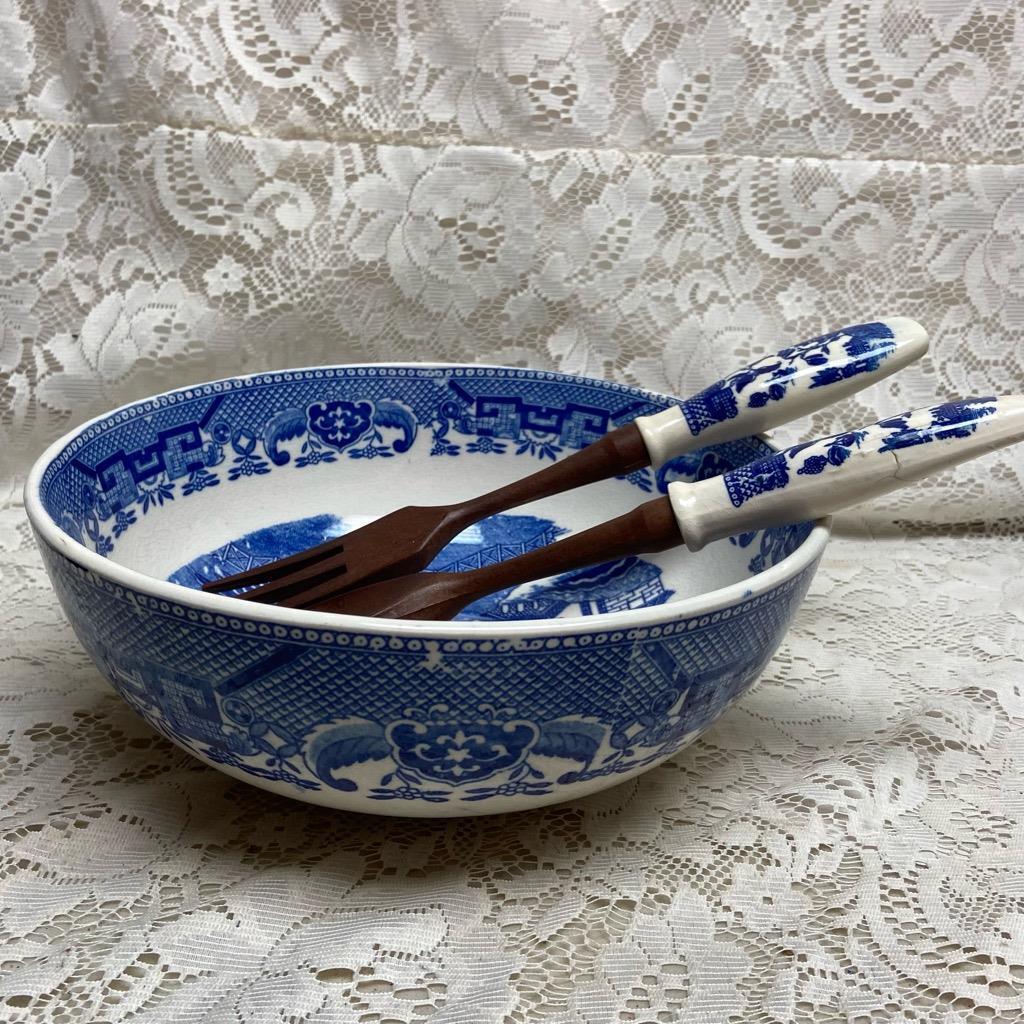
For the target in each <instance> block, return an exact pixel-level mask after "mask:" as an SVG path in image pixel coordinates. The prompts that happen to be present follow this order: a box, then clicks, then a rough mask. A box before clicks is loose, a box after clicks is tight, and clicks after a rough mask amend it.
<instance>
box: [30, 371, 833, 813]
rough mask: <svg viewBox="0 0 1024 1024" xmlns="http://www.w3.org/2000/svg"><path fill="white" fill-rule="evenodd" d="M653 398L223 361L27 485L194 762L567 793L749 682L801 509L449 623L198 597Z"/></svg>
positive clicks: (432, 790)
mask: <svg viewBox="0 0 1024 1024" xmlns="http://www.w3.org/2000/svg"><path fill="white" fill-rule="evenodd" d="M678 404H679V403H677V402H675V401H674V400H672V399H669V398H666V397H663V396H658V395H653V394H650V393H648V392H644V391H640V390H637V389H634V388H628V387H624V386H620V385H615V384H610V383H608V382H605V381H597V380H589V379H586V378H580V377H571V376H565V375H561V374H555V373H545V372H539V371H528V370H517V369H505V368H494V367H475V366H469V367H444V366H364V367H360V366H348V367H327V368H312V369H307V370H295V371H290V372H282V373H272V374H261V375H254V376H248V377H239V378H232V379H229V380H226V381H218V382H214V383H211V384H204V385H200V386H196V387H193V388H186V389H182V390H179V391H174V392H169V393H167V394H164V395H160V396H157V397H155V398H152V399H147V400H144V401H140V402H137V403H134V404H132V405H129V406H126V407H123V408H122V409H119V410H115V411H114V412H112V413H110V414H108V415H105V416H103V417H100V418H99V419H96V420H93V421H92V422H91V423H88V424H86V425H85V426H83V427H81V428H79V429H77V430H75V431H73V432H71V433H70V434H68V435H67V436H66V437H64V438H62V439H61V440H60V441H58V442H57V443H56V444H54V445H53V446H52V447H51V448H50V449H49V450H48V451H47V452H46V453H45V454H44V455H43V456H42V458H41V459H40V460H39V461H38V463H37V464H36V466H35V467H34V468H33V471H32V473H31V476H30V479H29V481H28V485H27V489H26V502H27V508H28V512H29V517H30V519H31V522H32V525H33V528H34V529H35V531H36V535H37V538H38V540H39V543H40V547H41V549H42V552H43V556H44V559H45V562H46V565H47V569H48V571H49V573H50V575H51V578H52V580H53V583H54V586H55V589H56V591H57V593H58V595H59V597H60V600H61V603H62V604H63V606H64V608H65V611H66V612H67V615H68V617H69V619H70V620H71V622H72V624H73V626H74V628H75V630H76V632H77V634H78V636H79V638H80V639H81V641H82V643H83V645H84V646H85V648H86V649H87V650H88V652H89V653H90V655H91V656H92V657H93V658H94V660H95V661H96V664H97V665H98V666H99V667H100V669H101V671H102V672H103V673H104V674H105V675H106V676H107V678H108V679H110V681H111V682H112V683H113V685H114V686H115V687H116V689H117V690H118V692H119V693H120V694H121V695H122V696H123V697H124V699H125V700H127V701H128V702H129V703H130V704H131V705H132V706H133V707H134V708H135V709H136V710H137V711H138V712H139V713H140V714H141V715H142V716H143V717H144V718H145V719H146V720H147V721H149V722H150V723H151V724H152V725H153V726H154V727H156V728H157V729H159V730H160V731H161V732H163V733H164V734H165V735H167V736H168V737H170V738H171V739H172V740H174V741H175V742H176V743H178V744H180V745H181V746H182V747H184V748H185V749H187V750H189V751H190V752H191V753H193V754H194V755H195V756H196V757H198V758H199V759H201V760H202V761H204V762H205V763H207V764H210V765H213V766H214V767H216V768H218V769H220V770H222V771H225V772H227V773H229V774H231V775H234V776H236V777H238V778H241V779H244V780H246V781H248V782H252V783H254V784H256V785H259V786H263V787H265V788H267V789H270V790H273V791H275V792H278V793H283V794H286V795H289V796H293V797H297V798H299V799H304V800H309V801H313V802H316V803H320V804H324V805H326V806H330V807H337V808H345V809H350V810H359V811H368V812H372V813H384V814H411V815H422V816H454V815H465V814H481V813H488V812H495V811H511V810H519V809H525V808H528V807H533V806H538V805H540V804H545V803H550V802H554V801H558V800H565V799H571V798H574V797H578V796H582V795H584V794H587V793H590V792H593V791H595V790H598V789H601V788H604V787H606V786H609V785H612V784H614V783H616V782H619V781H621V780H623V779H626V778H629V777H630V776H633V775H635V774H637V773H639V772H642V771H644V770H646V769H647V768H650V767H651V766H652V765H654V764H657V763H658V762H659V761H661V760H663V759H664V758H666V757H669V756H670V755H671V754H673V753H674V752H675V751H676V750H678V749H679V748H680V747H681V746H683V745H685V744H686V743H689V742H690V741H692V740H693V739H694V738H695V737H696V736H698V735H699V734H700V733H701V732H702V731H704V730H705V729H706V728H708V726H709V725H710V724H711V723H712V722H714V720H715V719H716V718H717V717H718V716H719V715H720V714H721V713H722V711H723V710H724V709H725V708H726V707H727V706H728V704H729V703H730V702H732V701H733V700H735V699H736V698H737V697H739V696H740V695H741V694H742V693H743V692H744V691H745V690H746V689H747V688H748V687H749V686H750V685H751V684H752V683H753V681H754V680H755V679H756V678H757V676H758V675H759V674H760V672H761V670H762V669H763V667H764V665H765V664H766V662H767V661H768V659H769V658H770V657H771V655H772V653H773V651H774V650H775V648H776V647H777V645H778V644H779V642H780V641H781V639H782V636H783V635H784V633H785V630H786V628H787V626H788V624H789V621H790V619H791V617H792V615H793V613H794V611H795V609H796V608H797V606H798V604H799V602H800V600H801V598H802V596H803V594H804V592H805V591H806V588H807V586H808V585H809V583H810V580H811V577H812V575H813V573H814V569H815V567H816V565H817V562H818V559H819V557H820V556H821V553H822V550H823V548H824V545H825V542H826V539H827V527H826V526H825V525H824V524H819V525H816V526H815V525H812V524H811V523H808V522H804V523H799V524H796V525H792V526H784V527H779V528H775V529H771V530H767V531H757V532H749V533H745V534H742V535H739V536H737V537H734V538H732V539H730V540H725V541H722V542H720V543H717V544H711V545H709V546H708V547H706V548H705V549H704V550H702V551H700V552H699V553H692V552H689V551H687V550H686V549H685V548H683V549H678V550H674V551H671V552H665V553H663V554H660V555H657V556H653V557H650V558H645V559H638V558H633V559H623V560H621V561H620V562H617V563H614V564H611V565H605V566H601V567H597V568H594V569H589V570H586V571H584V572H580V573H572V574H567V575H566V576H565V577H561V578H558V579H556V580H552V581H545V582H542V583H539V584H532V585H528V586H525V587H521V588H517V589H516V590H515V591H512V592H508V593H503V594H497V595H492V596H491V597H489V598H487V599H485V600H483V601H481V602H478V603H477V604H476V605H474V606H471V607H470V608H469V609H467V611H466V613H464V615H463V616H462V617H461V618H460V620H459V621H455V622H451V623H433V622H398V621H389V620H382V619H365V618H358V617H342V616H330V615H326V614H319V613H313V612H306V611H299V610H289V609H282V608H278V607H273V606H266V605H256V604H251V603H246V602H240V601H236V600H234V599H232V598H228V597H223V596H220V595H215V594H204V593H201V592H199V591H197V590H196V589H194V588H196V587H198V586H199V585H200V583H201V582H202V581H203V580H205V579H207V578H210V577H211V576H212V575H215V574H222V575H223V574H226V573H229V572H232V571H237V570H239V569H244V568H247V567H248V566H249V565H251V564H254V563H257V562H261V561H268V560H271V559H273V558H275V557H280V556H281V555H283V554H285V553H289V552H291V551H294V550H298V549H300V548H304V547H307V546H309V545H311V544H313V543H317V542H319V541H322V540H323V539H325V538H326V537H327V536H330V535H334V534H336V533H338V532H340V531H341V530H342V529H344V528H347V527H349V526H354V525H358V524H359V523H361V522H364V521H366V519H367V518H369V517H374V516H378V515H380V514H382V513H384V512H386V511H389V510H390V509H392V508H394V507H395V506H396V505H399V504H405V503H408V502H411V501H416V502H419V503H430V502H445V501H450V500H455V499H461V498H466V497H469V496H471V495H473V494H476V493H479V492H480V491H482V490H485V489H487V488H489V487H493V486H497V485H499V484H503V483H506V482H508V481H510V480H512V479H516V478H519V477H521V476H523V475H525V474H526V473H528V472H530V471H531V470H532V469H533V468H536V467H537V466H539V465H542V464H544V463H545V462H550V461H551V460H552V459H556V458H560V457H562V456H564V455H565V454H567V453H568V452H571V451H573V450H575V449H577V448H580V447H582V446H583V445H585V444H588V443H589V442H591V441H593V440H595V439H597V438H598V437H600V436H602V435H603V434H604V433H606V432H607V431H608V430H610V429H612V428H613V427H615V426H618V425H621V424H622V423H624V422H628V421H629V420H631V419H633V418H634V417H636V416H638V415H650V414H656V413H658V412H659V411H661V410H664V409H666V408H670V407H673V406H675V405H678ZM771 454H772V449H771V448H770V447H769V446H768V445H767V444H766V443H765V442H764V441H762V440H759V439H756V438H747V439H742V440H737V441H733V442H729V443H725V444H720V445H716V446H713V447H710V448H705V449H701V450H699V451H696V452H693V453H691V454H688V455H685V456H682V457H680V458H677V459H673V460H670V461H669V462H667V463H666V464H665V465H663V466H661V467H660V468H659V469H658V470H657V471H654V470H644V471H640V472H638V473H634V474H631V475H630V476H629V477H628V478H626V479H616V480H609V481H606V482H603V483H601V484H596V485H593V486H591V487H588V488H584V489H581V490H577V491H573V492H570V493H567V494H564V495H559V496H557V497H555V498H551V499H548V500H546V501H544V502H541V503H539V504H537V505H534V506H527V507H524V508H522V509H517V510H515V511H514V512H513V513H511V514H509V515H505V516H499V517H495V518H494V519H492V520H488V521H486V522H485V523H482V524H480V525H479V526H478V527H474V528H473V529H472V530H470V531H467V535H464V536H463V537H460V538H458V539H457V541H456V542H455V543H454V544H453V545H451V546H450V547H449V548H448V549H447V550H446V551H445V552H444V553H443V554H442V556H441V557H440V558H439V559H438V560H437V562H436V563H435V564H436V565H437V566H438V567H441V566H445V567H449V568H450V567H460V566H461V567H468V566H473V565H478V564H481V563H482V562H484V561H487V560H492V559H495V558H505V557H508V556H509V555H513V554H516V553H518V552H521V551H523V550H527V549H529V548H531V547H535V546H537V545H538V544H541V543H546V542H548V541H550V540H552V539H555V538H556V537H557V536H558V535H560V534H561V533H562V532H563V531H565V530H578V529H582V528H585V527H588V526H591V525H594V524H595V523H597V522H600V521H603V520H605V519H607V518H609V517H610V516H613V515H616V514H618V513H621V512H625V511H627V510H628V509H630V508H632V507H634V506H635V505H636V504H637V503H638V502H639V501H642V500H644V499H645V498H646V497H649V496H652V495H653V494H654V493H656V492H657V491H659V490H660V491H664V490H665V489H666V487H667V486H668V484H669V483H670V482H671V481H673V480H699V479H705V478H708V477H712V476H715V475H717V474H719V473H721V472H722V471H723V470H726V469H730V468H733V467H736V466H739V465H742V464H745V463H748V462H750V461H752V460H756V459H758V458H761V457H764V456H768V455H771Z"/></svg>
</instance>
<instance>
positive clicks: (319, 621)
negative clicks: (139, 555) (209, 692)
mask: <svg viewBox="0 0 1024 1024" xmlns="http://www.w3.org/2000/svg"><path fill="white" fill-rule="evenodd" d="M383 367H402V368H405V369H411V370H463V369H468V368H474V369H485V370H486V369H492V370H509V371H512V372H515V373H523V372H526V373H536V374H538V375H541V374H543V375H544V376H545V377H548V378H549V379H558V380H563V381H565V382H567V383H568V382H572V381H583V382H586V383H588V384H594V383H599V384H603V385H606V386H607V385H609V384H611V385H613V386H617V387H620V388H622V389H623V390H624V391H631V392H633V393H635V394H638V395H645V396H649V397H650V398H651V399H653V400H655V401H658V402H664V401H666V400H668V401H678V399H674V398H673V397H672V396H670V395H665V394H662V393H659V392H657V391H651V390H649V389H647V388H642V387H636V386H634V385H631V384H622V383H620V382H618V381H607V380H604V379H602V378H599V377H586V376H584V375H582V374H571V373H563V372H561V371H557V370H542V369H536V370H534V369H532V368H530V367H517V366H506V365H502V364H500V363H445V362H405V361H395V362H380V363H331V364H325V365H314V366H302V367H289V368H287V369H281V370H261V371H255V372H252V373H243V374H234V375H232V376H230V377H220V378H217V379H215V380H210V381H202V382H199V383H196V384H189V385H186V386H183V387H179V388H170V389H168V390H167V391H160V392H157V393H156V394H152V395H148V396H145V397H143V398H136V399H133V400H132V401H130V402H125V403H124V404H122V405H119V406H116V407H115V408H113V409H110V410H107V411H106V412H102V413H100V414H99V415H97V416H93V417H92V418H91V419H89V420H86V421H85V422H83V423H80V424H79V425H78V426H76V427H73V428H72V429H71V430H69V431H67V432H66V433H64V434H62V435H61V436H60V437H59V438H57V440H56V441H54V442H53V443H52V444H50V445H48V446H47V448H46V449H45V450H44V451H43V452H42V454H41V455H39V457H38V458H37V459H36V460H35V462H33V463H32V466H31V468H30V469H29V472H28V476H27V477H26V480H25V487H24V501H25V511H26V514H27V516H28V520H29V523H30V524H31V526H32V528H33V529H34V530H35V531H36V532H37V534H38V536H39V537H40V538H41V539H42V540H44V541H45V542H46V543H47V544H48V545H49V546H50V547H51V548H53V549H54V550H56V551H57V552H58V553H59V554H61V555H63V556H64V557H65V558H67V559H68V560H69V561H71V562H74V563H76V564H77V565H79V566H80V567H81V568H84V569H86V570H87V571H89V572H93V573H95V574H96V575H98V576H100V577H102V578H103V579H106V580H109V581H110V582H112V583H115V584H119V585H120V586H123V587H126V588H128V589H130V590H134V591H138V592H139V593H142V594H146V595H148V596H150V597H154V598H157V599H160V600H164V601H173V602H174V603H175V604H179V605H184V606H186V607H192V608H194V609H196V610H197V611H204V612H212V613H215V614H219V615H222V616H230V617H231V618H239V619H247V620H250V621H255V622H268V623H274V624H275V625H282V626H299V627H304V628H306V629H316V630H327V631H330V632H335V633H341V632H346V633H368V634H377V635H382V636H402V637H430V638H437V639H439V640H465V639H472V638H476V637H480V638H484V637H488V638H492V637H493V638H495V639H498V640H509V639H519V638H523V639H526V638H530V637H545V636H556V635H566V634H584V633H604V632H608V631H624V630H630V629H636V628H647V627H650V626H657V625H661V624H664V623H666V622H674V621H677V620H680V619H690V618H694V617H699V616H702V615H704V614H708V613H711V612H715V611H718V610H720V609H722V608H725V607H728V606H730V605H734V604H738V603H740V602H743V601H749V600H752V599H754V598H756V597H758V596H759V595H761V594H764V593H767V592H768V591H770V590H773V589H774V588H775V587H777V586H779V585H780V584H782V583H785V582H786V581H788V580H790V579H792V578H794V577H795V576H797V575H798V574H799V573H800V572H801V571H802V570H803V569H805V568H806V567H807V566H809V565H811V564H812V563H813V562H814V561H816V560H817V559H818V558H819V557H820V555H821V553H822V552H823V551H824V549H825V545H826V544H827V542H828V539H829V536H830V534H831V525H832V518H831V516H826V517H824V518H822V519H818V520H817V521H816V522H815V523H814V525H813V527H812V528H811V532H810V533H809V534H808V535H807V537H806V539H805V540H804V541H803V542H802V543H801V544H800V545H799V546H798V547H797V548H796V550H795V551H793V552H791V553H790V554H788V555H787V556H786V557H785V558H783V559H782V560H781V561H779V562H776V564H775V565H773V566H771V567H770V568H769V569H766V570H764V572H761V573H758V574H757V575H755V576H751V577H749V578H748V579H745V580H739V581H737V582H736V583H730V584H729V585H728V586H725V587H718V588H717V589H715V590H708V591H705V592H703V593H701V594H695V595H693V596H692V597H686V598H683V599H682V600H679V601H667V602H665V603H664V604H660V605H652V606H649V607H645V608H630V609H627V610H625V611H618V612H601V613H599V614H597V615H585V616H577V617H576V618H565V619H522V620H513V621H506V622H502V621H496V622H491V621H482V620H481V621H462V622H447V621H435V620H411V619H390V618H373V617H370V616H365V615H344V614H340V613H335V612H314V611H307V610H305V609H301V608H281V607H279V606H278V605H267V604H258V603H256V602H249V601H239V600H237V599H236V598H233V597H226V596H224V595H223V594H208V593H205V592H203V591H201V590H193V589H192V588H191V587H185V586H182V585H181V584H180V583H171V582H170V581H169V580H161V579H158V578H157V577H155V576H149V575H147V574H146V573H143V572H139V571H138V570H137V569H130V568H128V567H127V566H124V565H121V564H119V563H117V562H113V561H111V560H110V559H109V558H104V557H103V556H102V555H99V554H97V553H96V552H95V551H91V550H90V549H89V548H87V547H86V546H85V545H84V544H82V543H80V542H79V541H76V540H75V539H74V538H73V537H72V536H71V535H70V534H68V533H66V532H65V531H64V530H63V529H61V527H60V526H59V525H58V524H57V522H56V521H55V520H54V519H53V517H52V516H51V515H50V514H49V512H47V510H46V508H45V507H44V506H43V502H42V497H41V495H40V485H41V483H42V478H43V476H44V474H45V472H46V470H47V469H48V467H49V466H50V464H51V462H53V460H54V459H55V458H56V457H57V456H58V455H59V454H60V453H61V452H62V451H63V450H64V449H65V448H66V447H67V446H68V445H69V444H70V443H71V442H72V441H73V440H74V439H75V438H76V437H77V436H78V435H79V434H81V433H82V432H83V431H85V430H87V429H88V428H89V427H91V426H92V425H93V424H95V423H98V422H100V421H101V420H105V419H108V418H110V417H111V416H114V415H116V414H117V413H119V412H122V411H125V410H128V409H131V408H133V407H135V406H140V405H144V404H145V403H146V402H149V401H153V400H155V399H159V398H163V397H165V396H169V395H175V394H179V393H181V392H185V391H194V390H196V389H197V388H203V387H206V386H207V385H213V384H224V383H228V382H231V381H242V380H248V379H251V378H256V377H267V376H274V375H275V374H284V373H304V372H306V371H317V370H341V369H367V370H370V369H380V368H383ZM759 436H761V437H762V438H763V439H764V440H765V441H766V443H768V444H770V443H771V442H770V441H769V440H768V438H767V437H765V436H764V435H759Z"/></svg>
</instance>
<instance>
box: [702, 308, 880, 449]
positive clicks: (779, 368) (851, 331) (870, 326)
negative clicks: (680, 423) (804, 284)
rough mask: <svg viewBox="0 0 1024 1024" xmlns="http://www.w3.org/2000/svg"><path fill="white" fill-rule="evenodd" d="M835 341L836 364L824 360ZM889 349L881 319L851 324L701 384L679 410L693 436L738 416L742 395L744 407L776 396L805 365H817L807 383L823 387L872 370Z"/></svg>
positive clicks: (755, 406)
mask: <svg viewBox="0 0 1024 1024" xmlns="http://www.w3.org/2000/svg"><path fill="white" fill-rule="evenodd" d="M837 344H839V345H841V346H842V349H843V352H845V354H846V355H847V356H849V357H850V361H849V362H847V363H846V364H845V365H844V366H842V367H838V366H834V365H833V366H830V365H828V364H829V360H830V353H831V352H832V350H833V349H834V347H835V346H836V345H837ZM895 348H896V342H895V339H894V335H893V332H892V330H891V328H889V327H887V326H886V325H885V324H882V323H867V324H857V325H856V326H854V327H846V328H844V329H843V330H841V331H834V332H832V333H830V334H823V335H821V336H820V337H817V338H810V339H809V340H807V341H802V342H800V343H799V344H796V345H791V346H789V347H788V348H783V349H781V350H780V351H779V352H778V353H777V354H775V355H770V356H765V357H764V359H761V360H759V361H758V362H756V363H754V364H752V365H751V366H748V367H745V368H744V369H742V370H738V371H737V372H736V373H733V374H731V375H730V376H728V377H725V378H723V379H722V380H720V381H717V382H716V383H714V384H712V385H711V386H710V387H708V388H705V389H704V390H703V391H701V392H700V393H699V394H697V395H694V397H693V398H690V399H688V400H687V401H685V402H683V403H682V410H683V415H684V416H685V417H686V423H687V426H689V428H690V432H691V433H692V434H693V435H694V437H697V436H699V435H700V434H701V433H702V432H703V431H704V430H706V429H707V428H708V427H710V426H713V425H714V424H716V423H721V422H722V421H723V420H731V419H734V418H735V417H736V416H738V415H739V408H740V404H741V402H742V401H744V400H746V404H747V408H749V409H759V408H761V407H762V406H764V405H767V404H768V403H769V402H778V401H780V400H781V399H782V398H783V397H784V396H785V394H786V392H787V391H788V390H789V389H790V388H791V387H792V386H793V384H794V383H795V382H796V380H797V379H798V376H801V375H803V374H804V373H805V372H806V371H807V370H808V369H809V368H812V367H818V369H817V370H816V371H815V372H813V373H812V374H811V375H810V381H809V383H808V384H807V388H808V389H811V388H820V387H827V386H828V385H830V384H836V383H838V382H839V381H840V380H843V379H847V378H850V377H856V376H858V375H859V374H862V373H870V372H873V371H874V370H877V369H878V367H879V366H880V365H881V364H882V363H883V362H884V361H885V359H886V358H887V357H888V356H889V355H890V354H891V353H892V352H893V350H894V349H895Z"/></svg>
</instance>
